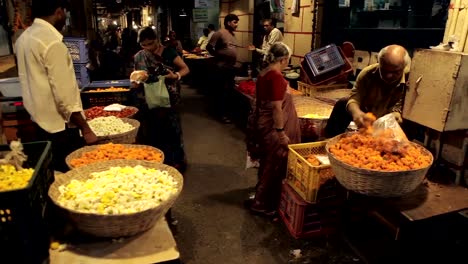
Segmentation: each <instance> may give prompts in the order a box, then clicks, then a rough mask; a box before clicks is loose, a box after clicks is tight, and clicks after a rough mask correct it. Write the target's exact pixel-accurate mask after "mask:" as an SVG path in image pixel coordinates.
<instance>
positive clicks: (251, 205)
mask: <svg viewBox="0 0 468 264" xmlns="http://www.w3.org/2000/svg"><path fill="white" fill-rule="evenodd" d="M244 206H245V207H246V208H247V209H249V210H250V212H251V213H253V214H256V215H261V216H266V217H272V216H275V215H276V213H277V212H276V210H271V209H267V208H265V207H264V206H263V205H262V204H261V203H259V202H258V201H255V200H254V199H248V200H246V201H244Z"/></svg>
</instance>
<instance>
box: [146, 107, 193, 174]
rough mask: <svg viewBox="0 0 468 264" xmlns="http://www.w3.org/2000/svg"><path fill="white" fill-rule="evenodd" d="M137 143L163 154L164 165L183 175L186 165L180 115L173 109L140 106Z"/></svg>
mask: <svg viewBox="0 0 468 264" xmlns="http://www.w3.org/2000/svg"><path fill="white" fill-rule="evenodd" d="M137 119H138V121H140V129H139V131H138V138H137V142H138V143H139V144H144V145H150V146H153V147H155V148H158V149H160V150H161V151H163V152H164V163H165V164H167V165H170V166H173V167H175V168H176V169H178V170H179V171H180V172H182V173H183V171H184V170H185V165H186V157H185V151H184V142H183V136H182V126H181V121H180V115H179V113H178V112H177V110H176V109H174V108H162V107H158V108H153V109H148V107H147V106H141V107H140V111H139V112H138V115H137Z"/></svg>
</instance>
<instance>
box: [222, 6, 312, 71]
mask: <svg viewBox="0 0 468 264" xmlns="http://www.w3.org/2000/svg"><path fill="white" fill-rule="evenodd" d="M314 1H315V0H300V1H299V2H300V8H299V9H300V12H299V14H298V15H293V14H292V11H291V5H292V4H293V0H285V12H284V15H285V17H284V42H285V43H286V44H287V45H288V46H289V47H291V49H292V51H293V52H292V53H293V55H292V57H291V63H292V64H293V65H295V64H299V63H300V61H301V60H302V58H303V57H304V55H305V54H306V53H308V52H309V51H311V49H312V34H313V30H312V28H313V23H312V20H313V15H314ZM254 2H255V1H254V0H248V1H239V0H238V1H222V2H221V6H220V15H219V24H220V25H223V21H224V17H225V16H226V15H227V14H229V13H234V14H236V15H238V16H239V19H240V21H239V27H238V28H237V32H236V38H237V41H238V44H239V45H241V46H244V47H245V46H247V45H248V44H250V43H252V41H253V35H252V34H253V23H254V20H253V13H254V10H253V8H254ZM251 59H252V54H251V52H250V51H248V50H247V49H242V48H239V49H238V61H240V62H250V61H251Z"/></svg>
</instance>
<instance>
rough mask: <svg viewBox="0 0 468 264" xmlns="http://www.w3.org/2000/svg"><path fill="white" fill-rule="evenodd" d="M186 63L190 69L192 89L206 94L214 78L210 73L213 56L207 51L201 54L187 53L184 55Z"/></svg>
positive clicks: (189, 79)
mask: <svg viewBox="0 0 468 264" xmlns="http://www.w3.org/2000/svg"><path fill="white" fill-rule="evenodd" d="M183 58H184V61H185V63H186V64H187V66H188V67H189V69H190V75H189V78H188V81H189V83H190V84H191V86H192V87H195V88H197V89H199V90H200V91H203V92H206V91H207V90H208V87H207V86H208V84H209V80H210V79H211V78H212V76H210V72H212V71H211V69H212V65H213V56H211V55H209V54H208V52H207V51H204V52H199V53H187V54H184V55H183Z"/></svg>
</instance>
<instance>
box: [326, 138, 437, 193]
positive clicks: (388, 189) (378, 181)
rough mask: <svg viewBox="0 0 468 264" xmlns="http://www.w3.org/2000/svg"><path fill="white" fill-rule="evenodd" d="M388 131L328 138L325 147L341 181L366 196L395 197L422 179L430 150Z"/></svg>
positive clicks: (348, 187) (428, 162)
mask: <svg viewBox="0 0 468 264" xmlns="http://www.w3.org/2000/svg"><path fill="white" fill-rule="evenodd" d="M391 133H393V131H390V130H388V131H384V133H381V134H380V135H379V136H375V135H373V134H371V133H363V132H354V133H345V134H341V135H338V136H336V137H334V138H332V139H330V140H329V141H328V143H327V145H326V147H325V149H326V151H327V154H328V157H329V159H330V165H331V167H332V169H333V171H334V172H335V175H336V178H337V180H338V181H339V182H340V184H341V185H343V186H344V187H345V188H346V189H348V190H352V191H355V192H357V193H361V194H365V195H369V196H378V197H398V196H403V195H405V194H407V193H409V192H411V191H413V190H415V189H416V188H417V187H418V186H419V185H420V184H421V183H422V181H423V180H424V178H425V176H426V173H427V171H428V170H429V168H430V166H431V165H432V162H433V157H432V154H431V152H429V151H428V150H427V149H425V148H424V147H422V146H420V145H418V144H416V143H413V142H410V141H407V140H396V139H394V138H392V137H391V136H389V134H391Z"/></svg>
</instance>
